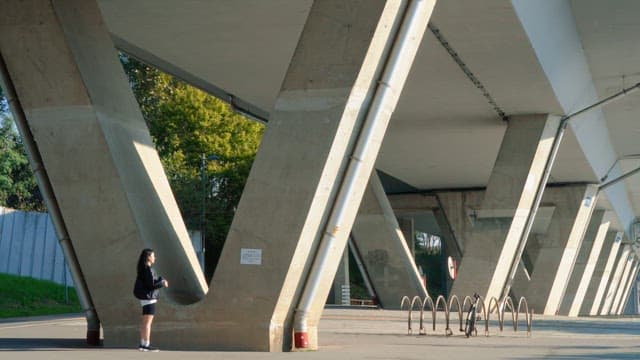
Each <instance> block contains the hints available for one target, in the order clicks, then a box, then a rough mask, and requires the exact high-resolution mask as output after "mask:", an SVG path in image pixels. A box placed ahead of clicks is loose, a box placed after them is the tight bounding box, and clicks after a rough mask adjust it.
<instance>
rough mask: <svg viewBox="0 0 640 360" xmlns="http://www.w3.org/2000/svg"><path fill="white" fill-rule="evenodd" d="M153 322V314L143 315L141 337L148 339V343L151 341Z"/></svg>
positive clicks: (144, 339)
mask: <svg viewBox="0 0 640 360" xmlns="http://www.w3.org/2000/svg"><path fill="white" fill-rule="evenodd" d="M152 322H153V315H142V322H141V323H140V339H141V340H143V341H146V342H147V344H149V343H150V342H151V323H152Z"/></svg>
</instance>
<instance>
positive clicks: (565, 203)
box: [512, 185, 595, 315]
mask: <svg viewBox="0 0 640 360" xmlns="http://www.w3.org/2000/svg"><path fill="white" fill-rule="evenodd" d="M594 194H595V187H594V186H586V185H579V186H563V187H552V188H547V189H546V190H545V194H544V197H543V198H542V204H543V205H544V206H545V207H555V209H554V211H553V215H552V217H551V221H550V223H549V227H548V230H547V233H546V234H544V235H543V234H538V235H535V236H532V237H531V238H530V239H529V241H528V243H527V247H526V249H525V251H526V252H527V255H528V258H529V260H530V262H531V264H532V267H531V269H530V272H529V278H527V277H526V276H525V275H524V274H523V271H519V272H518V274H517V276H516V279H515V281H514V283H513V287H512V291H513V293H514V294H515V295H516V296H518V297H520V296H524V297H526V298H527V301H528V303H529V308H530V309H534V310H535V311H536V312H543V311H544V313H545V314H550V315H555V314H556V310H557V307H558V306H559V302H560V300H561V299H562V293H564V288H565V287H566V282H567V281H568V280H569V279H568V277H569V274H570V273H571V267H572V266H573V261H572V260H573V259H574V258H575V255H576V254H577V249H578V248H579V246H580V242H581V241H582V236H583V235H584V232H585V229H586V227H587V224H588V216H587V214H585V213H589V214H590V212H591V209H592V208H593V203H594V202H595V201H594V199H593V196H594ZM562 276H564V278H563V277H562ZM554 287H555V289H556V290H555V294H554V295H553V296H554V297H553V298H552V297H551V296H552V293H553V292H554ZM558 287H560V289H558ZM549 300H553V303H554V304H556V306H555V307H552V308H553V309H546V307H547V304H548V303H549Z"/></svg>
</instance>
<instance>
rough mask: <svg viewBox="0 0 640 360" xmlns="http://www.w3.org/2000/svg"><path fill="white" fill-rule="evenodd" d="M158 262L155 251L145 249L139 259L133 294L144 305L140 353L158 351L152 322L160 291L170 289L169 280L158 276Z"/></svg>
mask: <svg viewBox="0 0 640 360" xmlns="http://www.w3.org/2000/svg"><path fill="white" fill-rule="evenodd" d="M155 262H156V255H155V253H154V252H153V249H144V250H142V252H141V253H140V257H139V258H138V266H137V272H138V276H137V277H136V283H135V286H134V288H133V294H134V295H135V297H136V298H138V299H139V300H140V305H142V320H141V323H140V347H138V349H139V350H140V351H158V349H157V348H155V347H153V346H151V322H153V315H154V314H155V313H156V302H158V292H159V291H158V290H159V289H161V288H163V287H169V283H168V282H167V280H164V279H163V278H162V277H158V276H156V272H155V270H154V269H153V267H152V266H153V264H154V263H155Z"/></svg>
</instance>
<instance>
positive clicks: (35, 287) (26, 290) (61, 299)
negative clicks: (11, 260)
mask: <svg viewBox="0 0 640 360" xmlns="http://www.w3.org/2000/svg"><path fill="white" fill-rule="evenodd" d="M68 290H69V291H68V299H69V301H68V303H66V299H65V289H64V286H62V285H58V284H56V283H54V282H51V281H44V280H37V279H33V278H28V277H20V276H15V275H9V274H0V318H10V317H23V316H39V315H53V314H65V313H75V312H80V311H81V308H80V303H79V302H78V296H77V295H76V291H75V289H73V288H69V289H68Z"/></svg>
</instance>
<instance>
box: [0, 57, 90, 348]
mask: <svg viewBox="0 0 640 360" xmlns="http://www.w3.org/2000/svg"><path fill="white" fill-rule="evenodd" d="M0 83H3V84H4V90H5V96H6V98H7V102H8V103H9V107H10V108H11V112H12V113H13V117H14V120H15V124H16V127H17V128H18V131H19V132H20V135H21V136H22V141H23V143H24V146H25V150H26V152H27V156H28V158H29V163H30V164H31V169H32V170H33V173H34V175H35V177H36V181H37V183H38V187H39V188H40V192H41V193H42V198H43V199H44V202H45V205H46V206H47V209H48V210H49V215H50V216H51V220H52V223H53V227H54V229H55V231H56V235H57V236H58V242H59V243H60V247H61V248H62V252H63V253H64V257H65V259H66V260H67V264H68V265H69V272H70V273H71V277H72V278H73V282H74V285H75V289H76V293H77V294H78V300H79V301H80V306H81V307H82V309H83V311H84V313H85V316H86V318H87V344H89V345H100V319H99V318H98V314H97V312H96V310H95V307H94V306H93V301H92V300H91V295H90V294H89V290H88V287H87V284H86V282H85V279H84V277H83V276H82V271H81V270H80V264H79V263H78V258H77V257H76V254H75V251H74V250H73V246H72V245H71V242H70V240H69V233H68V232H67V228H66V226H65V224H64V220H63V219H62V213H61V212H60V208H59V206H58V202H57V201H56V198H55V195H54V193H53V189H52V187H51V183H50V182H49V178H48V176H47V173H46V171H45V168H44V166H43V164H42V157H41V156H40V152H39V151H38V146H37V145H36V143H35V141H34V140H33V134H32V133H31V130H30V129H29V125H28V124H27V119H26V116H25V114H24V110H23V108H22V105H21V104H20V101H19V100H18V96H17V95H16V90H15V88H14V86H13V82H12V81H11V78H10V77H9V70H8V69H7V66H6V64H5V62H4V59H3V58H2V56H1V55H0Z"/></svg>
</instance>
